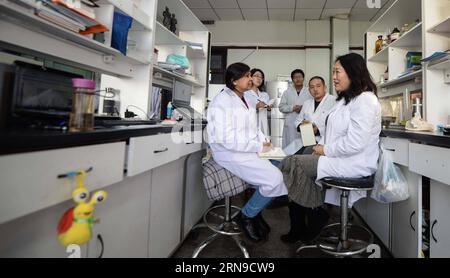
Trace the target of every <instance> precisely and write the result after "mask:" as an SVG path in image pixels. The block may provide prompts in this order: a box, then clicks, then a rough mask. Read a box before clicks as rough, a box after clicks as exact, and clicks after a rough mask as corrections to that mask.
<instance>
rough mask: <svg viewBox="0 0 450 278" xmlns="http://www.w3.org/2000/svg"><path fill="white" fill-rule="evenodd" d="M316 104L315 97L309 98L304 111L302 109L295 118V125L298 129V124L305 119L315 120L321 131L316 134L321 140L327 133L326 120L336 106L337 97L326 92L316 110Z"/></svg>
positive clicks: (317, 138) (317, 139) (303, 108)
mask: <svg viewBox="0 0 450 278" xmlns="http://www.w3.org/2000/svg"><path fill="white" fill-rule="evenodd" d="M314 104H315V100H314V99H308V100H307V101H305V103H304V104H303V107H302V111H300V114H298V116H297V118H296V119H295V124H294V127H295V129H297V127H298V125H299V124H301V123H302V122H303V121H305V120H306V121H310V122H313V123H314V124H315V125H316V126H317V128H318V129H319V132H320V135H318V136H316V141H317V142H319V141H320V139H321V136H322V135H323V134H325V120H326V118H327V116H328V113H330V110H331V109H332V108H333V107H334V105H336V97H335V96H333V95H330V94H325V96H324V98H323V99H322V101H321V102H320V104H319V106H318V107H317V109H316V111H314ZM300 140H301V139H300ZM301 147H303V144H302V145H301V146H300V148H301ZM300 148H298V149H300Z"/></svg>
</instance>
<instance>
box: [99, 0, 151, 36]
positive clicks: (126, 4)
mask: <svg viewBox="0 0 450 278" xmlns="http://www.w3.org/2000/svg"><path fill="white" fill-rule="evenodd" d="M98 3H99V4H111V5H113V6H114V7H116V8H117V9H118V10H119V11H121V12H122V13H124V14H127V15H129V16H131V17H132V18H133V20H134V21H136V22H138V23H139V25H141V26H142V27H143V29H144V30H147V31H151V30H152V28H151V26H152V25H151V19H150V16H149V15H148V14H147V13H146V12H144V11H143V10H141V9H140V8H139V7H137V6H136V4H135V3H133V1H131V0H101V1H100V2H98ZM135 27H136V26H135Z"/></svg>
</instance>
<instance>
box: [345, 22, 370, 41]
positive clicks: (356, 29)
mask: <svg viewBox="0 0 450 278" xmlns="http://www.w3.org/2000/svg"><path fill="white" fill-rule="evenodd" d="M370 25H372V22H369V21H350V46H364V34H365V33H366V31H367V29H369V27H370Z"/></svg>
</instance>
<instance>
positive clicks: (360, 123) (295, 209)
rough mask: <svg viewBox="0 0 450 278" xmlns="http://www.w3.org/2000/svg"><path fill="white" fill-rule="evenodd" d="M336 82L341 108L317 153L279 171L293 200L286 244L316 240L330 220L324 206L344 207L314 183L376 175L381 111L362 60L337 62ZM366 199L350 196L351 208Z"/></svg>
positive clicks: (357, 57) (286, 163) (352, 58)
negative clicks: (325, 204) (324, 180)
mask: <svg viewBox="0 0 450 278" xmlns="http://www.w3.org/2000/svg"><path fill="white" fill-rule="evenodd" d="M333 82H334V86H335V88H336V91H337V93H338V98H337V100H336V101H337V103H336V105H335V106H334V107H333V108H332V109H331V111H330V113H329V115H328V118H327V120H326V128H325V135H324V136H323V137H322V139H321V141H320V142H319V144H318V145H316V146H315V147H314V153H313V154H312V155H294V156H290V157H287V158H286V159H284V160H283V162H282V165H281V169H282V172H283V175H284V178H285V179H284V180H285V182H286V185H287V187H288V190H289V199H290V200H291V202H290V203H289V216H290V220H291V229H290V231H289V233H288V234H286V235H283V236H281V240H282V241H284V242H289V243H293V242H296V241H298V240H301V241H303V242H305V241H309V240H312V239H314V238H315V237H316V236H317V235H318V234H319V233H320V230H321V229H322V228H323V226H324V225H325V224H326V223H327V221H328V218H329V215H328V213H327V212H326V210H324V209H323V208H321V206H322V204H323V203H324V202H326V203H329V204H334V205H339V204H340V199H339V192H338V190H336V189H329V190H322V188H321V187H320V186H318V185H317V184H316V181H318V180H320V179H322V178H325V177H338V178H339V177H340V178H361V177H367V176H370V175H372V174H373V173H375V171H376V169H377V160H378V155H379V152H378V142H379V135H380V132H381V108H380V104H379V102H378V98H377V88H376V85H375V84H374V83H373V81H372V79H371V77H370V74H369V71H368V69H367V67H366V63H365V61H364V59H363V58H362V57H361V56H360V55H358V54H353V53H352V54H347V55H343V56H340V57H338V58H337V59H336V62H335V65H334V68H333ZM362 197H365V192H359V191H355V192H351V193H350V198H349V206H350V207H351V206H352V205H353V203H355V202H356V201H357V200H358V199H360V198H362Z"/></svg>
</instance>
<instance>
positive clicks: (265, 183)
mask: <svg viewBox="0 0 450 278" xmlns="http://www.w3.org/2000/svg"><path fill="white" fill-rule="evenodd" d="M225 83H226V88H225V89H223V90H222V91H221V92H220V93H219V94H218V95H217V96H216V97H215V98H214V99H213V100H212V102H211V104H210V105H209V107H208V114H207V118H208V125H207V132H208V139H209V146H210V148H211V151H212V156H213V158H214V160H215V161H216V162H217V163H218V164H219V165H220V166H222V167H224V168H225V169H227V170H228V171H230V172H231V173H232V174H234V175H236V176H238V177H239V178H241V179H242V180H244V181H245V182H247V183H249V184H251V185H252V186H255V187H257V190H256V191H255V193H254V194H253V195H252V197H251V198H250V200H249V201H248V202H247V203H246V204H245V206H244V207H243V208H242V210H241V212H240V213H239V214H238V215H237V216H236V218H235V220H236V222H237V223H238V225H239V226H240V227H241V229H242V230H243V231H244V233H245V235H246V236H247V237H248V238H249V239H251V240H253V241H259V240H261V239H263V238H264V237H266V236H267V234H268V232H269V231H270V227H269V226H268V225H267V223H266V222H265V221H264V219H263V218H262V215H261V211H262V210H263V209H264V208H265V207H266V206H267V205H268V204H269V203H270V201H272V198H273V197H277V196H281V195H286V194H287V189H286V186H285V184H284V182H283V175H282V174H281V171H280V170H279V169H278V168H277V167H275V166H273V165H272V164H271V163H270V162H269V161H268V160H263V159H261V158H259V156H258V153H259V152H267V151H269V150H271V149H272V144H271V143H270V142H267V141H266V139H265V136H264V134H263V133H262V132H261V131H260V129H258V123H257V117H256V111H255V108H254V107H252V106H250V105H249V104H248V103H247V102H246V100H245V98H244V93H245V92H246V91H248V90H249V89H250V87H251V85H252V80H251V76H250V68H249V67H248V66H247V65H246V64H243V63H235V64H232V65H230V66H229V67H228V68H227V70H226V73H225Z"/></svg>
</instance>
